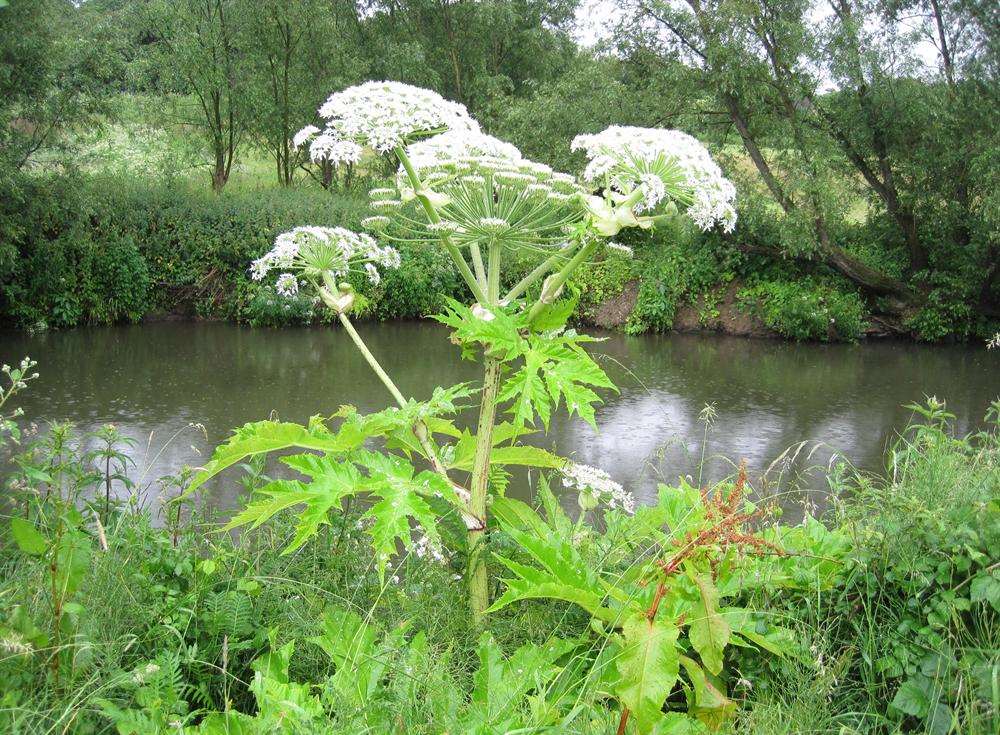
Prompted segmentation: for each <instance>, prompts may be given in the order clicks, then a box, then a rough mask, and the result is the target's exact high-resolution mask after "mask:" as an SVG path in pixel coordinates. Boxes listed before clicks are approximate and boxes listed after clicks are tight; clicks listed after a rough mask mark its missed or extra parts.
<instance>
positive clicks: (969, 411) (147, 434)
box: [0, 322, 1000, 506]
mask: <svg viewBox="0 0 1000 735" xmlns="http://www.w3.org/2000/svg"><path fill="white" fill-rule="evenodd" d="M358 329H359V331H360V332H361V333H362V335H363V336H364V338H365V340H366V341H367V342H368V344H369V345H370V347H371V349H372V351H373V352H374V353H375V354H376V355H377V356H378V358H379V359H380V360H381V361H382V363H383V364H384V365H385V367H386V368H387V369H388V370H389V372H390V373H391V374H392V375H393V376H394V377H395V378H396V382H397V384H398V385H399V387H400V388H401V389H402V391H403V392H404V393H406V394H409V395H412V396H414V397H418V398H419V397H423V396H427V395H429V394H430V391H431V389H432V388H433V387H434V386H435V385H449V384H452V383H455V382H458V381H465V380H477V379H478V377H479V370H478V366H477V365H476V364H475V363H472V362H468V361H462V360H461V359H460V356H459V352H458V349H457V348H456V347H454V346H452V345H451V344H450V343H449V342H448V341H447V339H446V336H447V334H446V332H445V330H443V329H442V328H440V327H438V326H436V325H433V324H429V323H416V322H402V323H400V322H397V323H389V324H361V325H359V327H358ZM605 336H606V337H607V340H606V341H604V342H602V343H600V344H598V345H596V346H595V348H594V352H595V354H596V355H597V356H598V359H599V360H600V361H601V362H602V364H603V365H604V367H605V369H606V370H607V371H608V373H609V374H610V375H611V376H612V377H613V378H614V380H615V381H616V383H617V384H618V385H619V386H620V388H621V392H620V394H613V393H611V394H608V395H607V396H606V398H607V402H606V404H605V405H604V406H603V407H601V408H600V409H599V410H598V414H597V416H598V425H599V427H600V430H599V431H597V432H594V431H593V430H592V429H590V427H588V426H587V425H585V424H584V423H583V422H581V421H577V420H567V419H565V417H564V416H560V417H557V418H556V419H554V420H553V425H552V431H551V433H550V434H549V435H548V436H547V437H544V438H537V439H535V441H536V442H538V443H541V444H543V445H545V446H549V447H551V448H553V449H555V450H556V451H558V452H560V453H563V454H566V455H569V456H572V457H573V458H575V459H576V460H577V461H580V462H584V463H586V464H592V465H597V466H600V467H603V468H605V469H607V470H608V471H609V472H610V473H611V474H612V475H613V476H614V477H615V478H616V479H618V480H619V481H621V482H622V483H623V484H625V485H626V486H627V487H630V488H632V489H633V491H634V492H635V493H636V494H637V496H639V497H640V499H642V498H649V497H652V495H653V494H654V493H655V488H656V483H657V482H658V481H659V480H660V479H666V480H672V479H674V478H676V477H677V476H678V475H685V474H691V475H693V476H694V477H695V478H697V476H698V467H699V465H700V458H701V454H702V451H703V449H704V450H705V453H706V457H707V459H706V462H705V465H704V467H705V470H704V473H705V477H704V478H703V479H704V480H705V481H708V480H712V479H716V478H718V477H721V476H724V475H725V474H728V473H729V472H731V471H732V465H731V464H729V459H732V460H738V459H740V458H745V459H746V460H747V463H748V466H749V468H750V470H751V473H752V476H753V477H755V478H758V479H759V478H760V476H761V475H762V474H764V473H765V472H767V477H768V478H769V482H768V483H764V484H766V485H767V487H769V488H770V491H771V492H780V491H782V490H784V489H785V488H789V487H792V486H793V485H794V484H795V483H794V480H796V478H797V479H798V480H799V484H802V485H804V486H807V487H811V488H813V489H815V490H821V489H822V487H823V481H822V478H821V477H820V476H819V475H818V474H816V473H812V474H811V475H810V476H808V477H802V476H801V475H802V473H803V472H806V471H807V470H808V468H809V467H812V466H825V465H826V464H827V463H828V462H829V460H830V458H831V455H832V454H833V453H838V454H839V455H841V456H843V457H846V458H847V459H848V460H849V461H851V462H852V463H853V464H854V465H856V466H857V467H859V468H861V469H865V470H872V471H877V470H879V469H880V467H881V466H882V456H883V452H884V449H885V447H886V444H887V442H888V441H889V440H890V438H891V437H892V436H893V434H894V432H896V431H898V430H899V429H901V428H902V427H903V426H904V425H905V424H906V422H907V419H908V418H909V416H910V411H909V410H907V409H906V408H904V407H903V404H906V403H909V402H912V401H921V400H922V399H923V396H925V395H936V396H938V397H939V398H943V399H946V400H947V401H948V407H949V409H950V410H951V411H952V412H954V413H955V414H956V415H957V417H958V418H957V427H958V430H959V431H963V432H964V431H969V430H972V429H974V428H975V427H976V426H977V425H978V423H979V422H980V421H981V419H982V417H983V415H984V413H985V411H986V408H987V406H988V404H989V402H990V400H991V399H993V398H995V397H997V396H998V395H1000V351H994V352H992V353H991V352H987V351H986V350H985V349H984V348H982V347H980V346H978V345H977V346H971V347H966V346H925V345H914V344H908V343H897V342H892V343H890V342H885V343H872V344H863V345H813V344H809V345H798V344H790V343H784V342H772V341H763V340H745V339H738V338H726V337H714V336H687V335H664V336H640V337H628V336H624V335H619V334H611V335H605ZM25 354H27V355H30V356H31V357H33V358H34V359H36V360H38V363H39V367H38V369H39V371H40V372H41V374H42V377H41V379H39V380H38V381H36V382H35V383H33V384H32V387H31V390H30V391H29V392H28V393H25V394H24V399H23V400H21V401H20V405H23V407H24V409H25V411H26V414H27V416H28V417H30V418H32V419H34V420H36V421H39V422H40V423H44V421H48V420H54V419H59V420H64V419H68V420H71V421H73V422H75V423H76V424H77V425H78V426H79V427H80V429H81V431H87V430H92V429H95V428H97V427H98V426H100V425H101V424H103V423H107V422H113V423H116V424H119V425H120V426H121V428H122V429H123V430H124V431H125V432H126V433H127V434H129V435H131V436H133V437H135V438H136V439H138V440H139V442H140V444H139V447H138V448H136V449H135V450H134V452H133V454H134V456H135V459H136V461H137V464H138V467H137V470H136V471H135V473H134V474H136V476H137V477H138V476H140V475H141V476H142V478H143V479H144V480H145V481H146V482H149V481H151V480H152V479H154V478H156V477H158V476H160V475H163V474H167V473H171V472H175V471H176V470H177V469H179V468H180V467H181V466H183V465H185V464H191V465H197V464H200V463H201V462H203V461H204V460H205V458H206V457H207V456H208V455H209V454H210V452H211V449H212V447H214V446H215V445H216V444H217V443H218V442H220V441H221V440H223V439H224V438H225V436H226V435H227V434H228V433H229V431H230V430H231V429H233V428H234V427H236V426H238V425H240V424H242V423H244V422H247V421H252V420H257V419H261V418H266V417H268V416H269V415H271V414H275V415H278V416H280V417H281V418H282V419H285V420H292V421H305V420H306V419H307V418H308V417H309V416H310V415H312V414H328V413H332V412H333V411H335V410H336V409H337V407H338V406H340V405H341V404H344V403H351V404H354V405H356V406H357V407H358V408H359V409H360V410H362V411H371V410H377V409H380V408H382V407H384V406H385V405H386V404H387V402H388V401H389V396H388V395H387V393H386V392H385V390H384V388H383V387H382V385H381V383H379V382H378V380H377V379H376V378H375V377H374V376H373V375H372V374H371V372H370V371H369V370H368V368H367V366H366V364H365V363H364V361H363V360H362V358H361V357H360V355H358V353H357V352H356V350H355V348H354V346H353V344H352V343H351V342H350V340H349V339H348V337H347V336H346V335H345V334H344V333H343V332H341V331H340V330H337V329H334V328H319V327H317V328H301V329H298V328H295V329H282V330H266V329H248V328H241V327H237V326H233V325H229V324H190V323H162V324H144V325H139V326H125V327H112V328H94V329H77V330H72V331H67V332H51V333H45V334H40V335H36V336H29V335H25V334H20V333H13V332H0V362H9V363H12V362H14V361H15V360H19V359H20V357H21V356H23V355H25ZM708 403H712V404H714V405H715V408H716V412H717V416H716V418H715V420H714V423H713V425H712V426H711V427H710V428H709V430H708V439H707V443H705V442H704V439H703V438H704V431H705V424H704V423H703V422H702V421H700V420H699V414H700V412H701V411H702V409H703V408H704V406H705V405H706V404H708ZM192 423H198V424H201V425H203V426H204V433H202V431H201V430H200V429H194V428H190V427H189V424H192ZM803 441H805V442H807V444H806V445H805V446H803V448H802V449H801V450H800V451H799V452H798V453H797V454H795V460H794V461H790V459H791V457H792V454H791V453H789V454H785V455H784V456H785V457H786V459H785V460H784V461H778V462H777V463H775V460H776V459H779V458H780V457H782V455H783V453H785V452H786V450H788V449H789V448H790V447H794V445H796V444H798V443H799V442H803ZM817 443H819V444H817ZM793 451H794V450H793ZM758 481H759V480H758ZM514 484H515V486H516V487H515V488H514V492H518V493H524V492H526V491H525V488H524V478H517V479H516V481H515V483H514ZM234 487H236V484H235V483H232V482H230V483H219V484H218V485H217V487H216V488H215V490H214V502H215V503H218V504H219V505H223V506H225V505H230V504H232V503H233V502H234V501H233V498H234V497H235V490H234V489H233V488H234ZM801 499H802V498H801V496H798V495H796V496H792V495H790V496H789V497H788V500H787V503H789V504H790V503H792V502H798V501H799V500H801Z"/></svg>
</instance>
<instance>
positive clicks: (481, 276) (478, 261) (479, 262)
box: [469, 242, 486, 288]
mask: <svg viewBox="0 0 1000 735" xmlns="http://www.w3.org/2000/svg"><path fill="white" fill-rule="evenodd" d="M469 254H470V255H471V256H472V267H473V268H475V269H476V280H477V281H478V282H479V283H480V284H482V286H483V287H484V288H485V287H486V268H485V267H484V266H483V254H482V252H481V251H480V250H479V243H475V242H474V243H472V245H470V246H469Z"/></svg>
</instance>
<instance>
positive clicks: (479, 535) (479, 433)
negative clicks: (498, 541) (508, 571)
mask: <svg viewBox="0 0 1000 735" xmlns="http://www.w3.org/2000/svg"><path fill="white" fill-rule="evenodd" d="M485 362H486V365H485V372H484V374H483V392H482V399H481V402H480V404H479V426H478V427H477V429H476V454H475V456H474V458H473V460H472V485H471V488H470V493H471V498H470V499H469V511H470V513H471V514H472V515H473V516H475V517H477V518H483V519H485V518H486V498H487V495H488V492H489V482H490V454H491V452H492V449H493V425H494V423H495V421H496V411H497V393H498V392H499V389H500V361H499V360H497V359H496V358H493V357H490V356H488V355H487V357H486V359H485ZM468 538H469V569H468V573H467V577H468V581H469V604H470V606H471V608H472V618H473V621H474V622H475V623H476V624H477V625H478V624H480V623H481V622H482V619H483V613H484V612H485V611H486V608H487V607H489V605H490V592H489V578H488V576H487V570H486V549H485V542H486V528H485V524H484V527H483V528H476V529H470V530H469V537H468Z"/></svg>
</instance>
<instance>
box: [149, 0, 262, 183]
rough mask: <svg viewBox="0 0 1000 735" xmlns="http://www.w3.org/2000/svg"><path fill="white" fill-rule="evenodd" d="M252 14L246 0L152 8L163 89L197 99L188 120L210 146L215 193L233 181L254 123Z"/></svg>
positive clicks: (184, 1) (174, 2) (174, 1)
mask: <svg viewBox="0 0 1000 735" xmlns="http://www.w3.org/2000/svg"><path fill="white" fill-rule="evenodd" d="M251 12H253V7H251V5H250V4H248V3H246V2H243V0H161V1H160V2H156V3H154V4H151V5H150V7H149V13H150V16H149V20H150V25H151V27H152V28H153V29H155V33H156V40H155V42H154V43H152V44H151V47H152V48H151V53H152V54H153V61H154V63H155V64H156V66H157V68H158V69H159V70H160V72H161V74H162V76H161V78H160V79H159V85H160V91H161V92H164V93H179V94H181V95H190V96H191V97H192V98H193V100H194V102H193V105H190V106H189V109H187V110H186V112H185V122H186V123H188V124H190V125H192V126H193V127H195V128H196V129H198V130H199V131H200V132H201V134H202V135H203V136H204V139H205V142H206V143H207V145H208V149H209V152H210V156H211V163H210V170H211V179H212V190H213V191H215V192H220V191H222V189H223V187H225V185H226V182H227V181H228V180H229V175H230V173H231V172H232V167H233V162H234V161H235V159H236V154H237V151H238V150H239V147H240V145H241V143H242V142H243V141H244V138H245V136H246V133H247V129H248V127H249V123H250V115H251V106H250V104H249V99H248V94H247V91H248V74H249V69H248V65H247V61H246V54H245V50H244V49H243V48H242V47H241V42H243V41H244V40H245V35H244V30H245V28H246V24H247V21H248V17H249V15H250V13H251ZM191 108H193V109H191Z"/></svg>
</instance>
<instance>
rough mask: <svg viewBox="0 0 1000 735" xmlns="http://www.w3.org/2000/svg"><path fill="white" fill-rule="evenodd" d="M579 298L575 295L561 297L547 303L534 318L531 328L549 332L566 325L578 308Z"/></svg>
mask: <svg viewBox="0 0 1000 735" xmlns="http://www.w3.org/2000/svg"><path fill="white" fill-rule="evenodd" d="M578 301H579V298H578V297H577V296H576V295H573V296H572V297H571V298H568V299H560V300H559V301H556V302H555V303H553V304H546V305H545V306H544V307H543V308H542V310H541V311H540V312H539V313H538V316H536V317H535V318H534V319H532V320H531V328H532V329H535V330H537V331H539V332H548V331H551V330H553V329H560V328H561V327H565V326H566V322H567V321H569V318H570V317H571V316H572V315H573V312H574V311H575V310H576V305H577V302H578Z"/></svg>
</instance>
